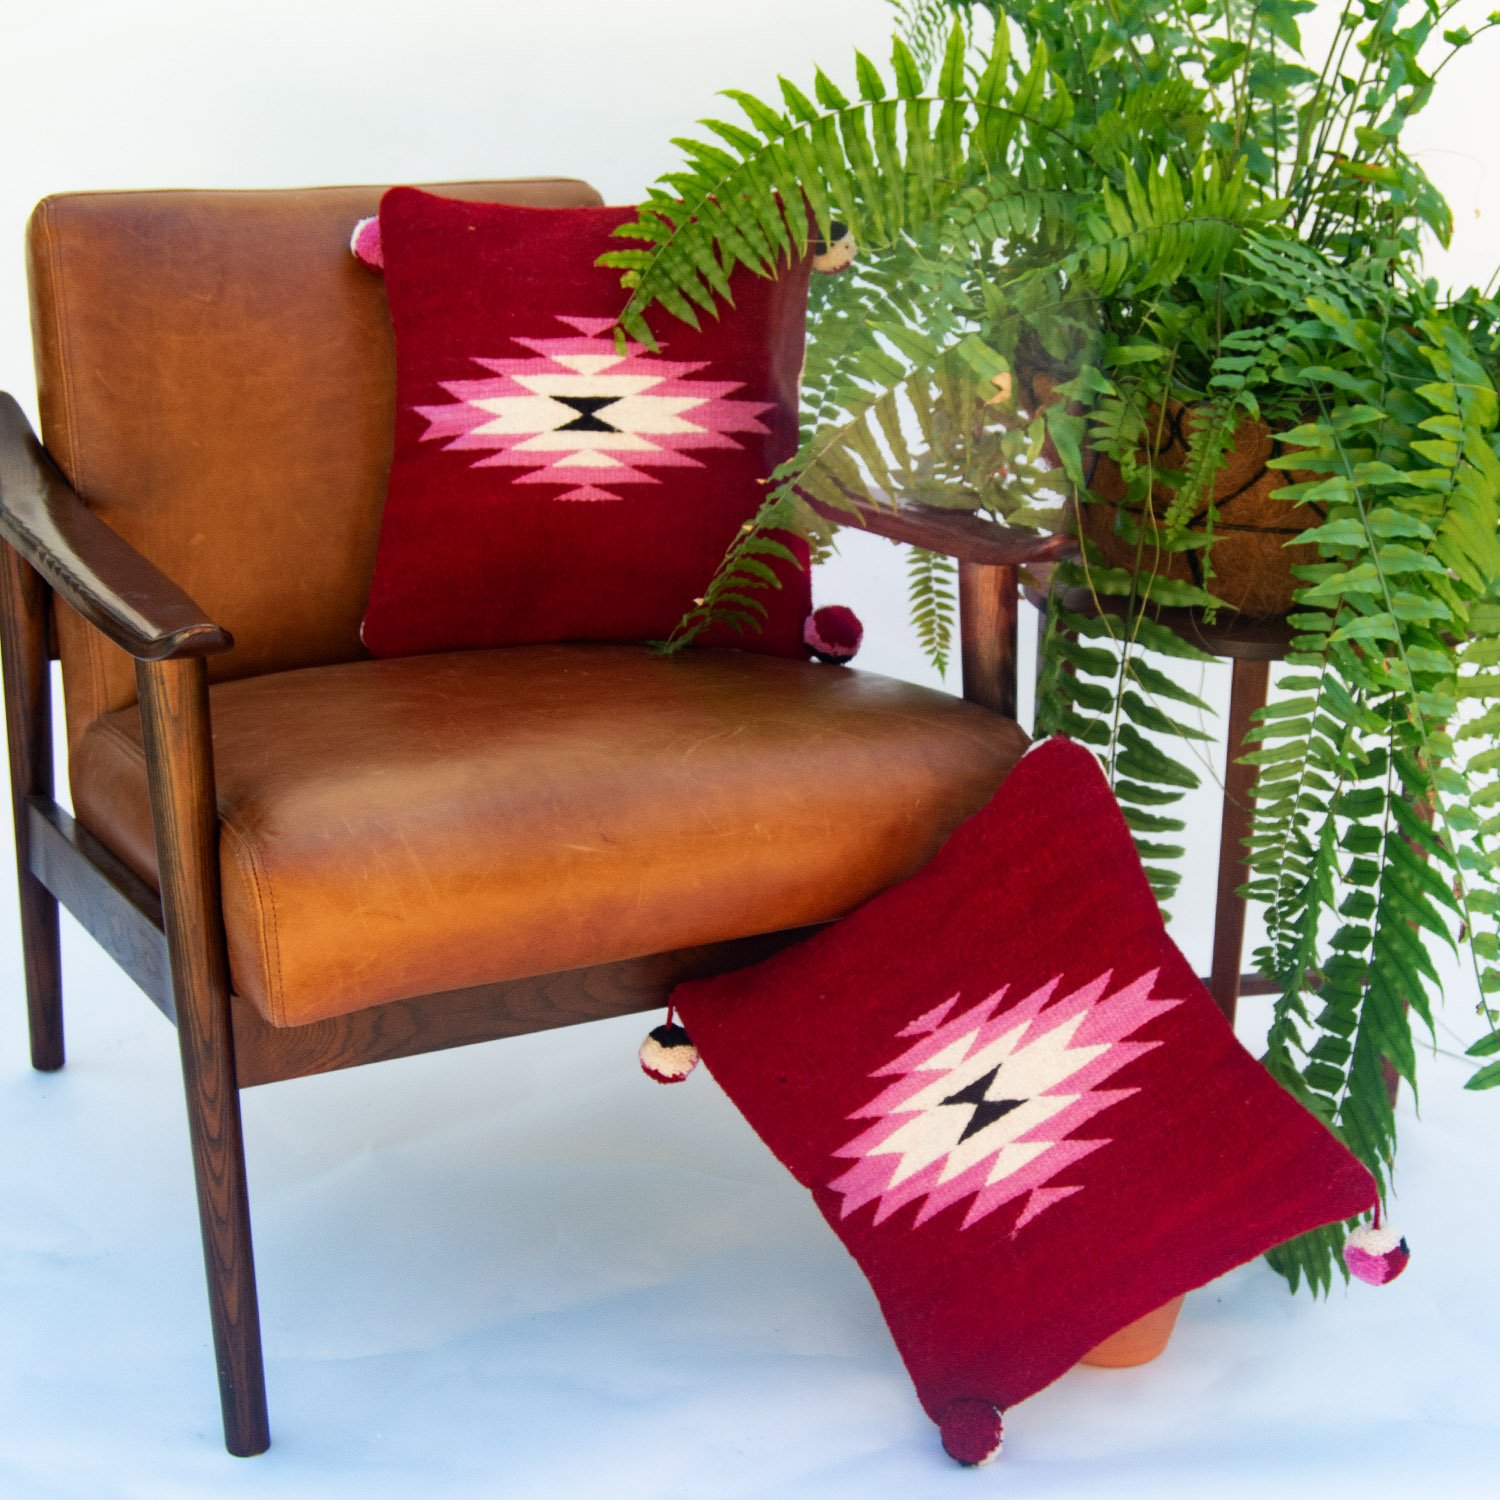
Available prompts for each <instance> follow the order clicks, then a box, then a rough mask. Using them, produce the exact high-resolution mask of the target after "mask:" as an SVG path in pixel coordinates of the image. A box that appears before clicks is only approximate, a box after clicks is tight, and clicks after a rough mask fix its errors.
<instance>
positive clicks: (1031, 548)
mask: <svg viewBox="0 0 1500 1500" xmlns="http://www.w3.org/2000/svg"><path fill="white" fill-rule="evenodd" d="M803 498H804V499H805V500H806V501H807V503H808V504H809V505H810V506H812V508H813V509H814V510H815V511H816V512H817V513H818V514H819V515H820V516H822V517H823V519H824V520H825V521H832V522H833V524H834V525H835V526H858V527H860V528H862V529H863V530H865V531H871V532H874V534H875V535H876V536H884V537H889V538H890V539H891V540H892V541H895V542H906V543H909V544H910V545H911V546H913V547H923V548H925V549H926V550H927V551H929V552H940V553H942V554H943V555H944V556H946V557H952V558H956V559H957V560H958V561H959V562H968V563H980V564H983V565H985V566H988V567H1009V568H1013V567H1016V566H1018V565H1020V564H1022V563H1038V562H1057V561H1060V560H1061V559H1062V558H1065V557H1076V556H1077V555H1078V543H1077V541H1076V540H1074V538H1073V537H1071V536H1066V535H1062V534H1055V533H1051V532H1042V531H1027V530H1024V529H1023V528H1021V527H1019V526H1002V525H1001V524H1000V523H999V522H997V521H987V520H985V519H984V518H983V517H981V516H977V515H974V514H972V513H970V512H968V511H961V510H938V509H936V508H934V507H932V506H928V505H900V504H892V503H890V502H889V501H885V500H877V499H871V498H867V497H865V496H856V495H851V496H849V502H848V505H847V506H842V505H829V504H827V503H826V502H824V501H821V500H814V499H813V498H812V497H811V496H810V495H804V496H803Z"/></svg>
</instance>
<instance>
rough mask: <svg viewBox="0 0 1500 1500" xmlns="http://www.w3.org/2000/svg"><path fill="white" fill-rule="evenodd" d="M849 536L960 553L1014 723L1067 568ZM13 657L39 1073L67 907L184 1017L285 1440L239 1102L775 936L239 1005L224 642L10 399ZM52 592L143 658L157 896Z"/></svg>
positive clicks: (175, 1017) (57, 1036) (734, 961)
mask: <svg viewBox="0 0 1500 1500" xmlns="http://www.w3.org/2000/svg"><path fill="white" fill-rule="evenodd" d="M851 507H852V508H851V510H849V511H848V512H845V511H843V510H839V511H836V512H831V513H829V515H830V518H831V519H833V520H836V521H838V522H839V523H840V524H842V525H851V524H853V525H860V526H863V527H864V528H866V529H867V530H869V531H872V532H875V533H876V534H878V535H881V536H885V537H889V538H892V539H894V540H896V541H900V542H907V543H911V544H913V545H916V546H920V547H925V548H928V549H930V550H932V551H937V552H942V553H944V554H946V555H948V556H951V557H953V558H955V559H957V561H958V570H959V609H960V636H961V657H962V667H963V695H964V697H965V698H968V699H970V700H971V701H972V702H975V703H979V704H982V705H983V706H984V707H986V708H989V709H992V710H994V711H995V712H997V713H1002V714H1006V715H1009V716H1011V717H1014V715H1015V710H1016V615H1017V581H1018V578H1017V572H1018V568H1019V567H1020V566H1021V565H1023V564H1026V563H1031V562H1038V563H1040V562H1046V561H1052V560H1056V559H1057V558H1059V557H1062V556H1065V555H1067V554H1068V553H1069V552H1070V550H1071V548H1072V543H1071V542H1070V540H1069V539H1067V538H1063V537H1040V536H1037V535H1036V534H1035V533H1032V532H1025V531H1020V530H1013V529H1009V528H1006V527H1003V526H998V525H995V524H993V523H991V522H988V521H985V520H982V519H979V518H977V517H973V516H965V515H958V514H949V513H945V512H941V511H932V510H924V509H921V508H919V507H904V508H902V507H897V506H894V505H887V504H884V503H876V502H874V501H870V500H851ZM0 538H3V540H4V542H6V543H7V544H8V545H6V546H3V547H0V554H3V556H0V650H3V655H4V680H5V723H6V730H7V733H8V736H9V745H10V786H11V808H12V812H13V813H14V816H15V831H16V869H17V882H18V886H19V892H20V907H21V943H22V950H23V954H24V960H25V977H26V1004H27V1014H28V1019H29V1024H30V1039H31V1060H32V1065H33V1067H36V1068H39V1069H42V1070H44V1071H48V1070H53V1069H57V1068H60V1067H62V1065H63V1060H64V1048H63V1020H62V970H61V963H60V956H59V942H58V903H59V902H60V903H61V904H62V905H63V906H66V907H67V909H68V910H69V911H70V912H71V913H72V914H73V915H74V916H75V917H76V918H77V919H78V921H79V922H80V923H81V924H82V925H83V927H84V928H85V929H87V931H88V932H90V933H91V934H92V935H93V936H94V938H95V939H97V940H98V942H99V943H100V944H101V945H102V946H103V947H104V949H105V950H106V951H107V952H108V953H109V954H110V956H111V957H112V958H114V959H115V961H116V962H117V963H118V964H119V965H120V967H121V968H123V969H124V970H125V972H126V973H127V974H129V976H130V977H131V978H132V979H133V980H135V982H136V984H137V985H139V986H140V988H141V989H142V990H144V991H145V993H146V995H147V996H148V997H149V998H150V999H151V1000H152V1001H153V1002H154V1003H155V1005H156V1006H157V1008H158V1009H159V1010H161V1012H162V1013H163V1014H164V1015H165V1016H166V1017H167V1018H168V1019H169V1020H171V1021H173V1022H174V1023H175V1024H176V1027H177V1035H178V1043H179V1050H180V1052H181V1060H182V1079H183V1089H184V1093H185V1096H186V1100H187V1111H188V1129H189V1134H190V1138H191V1145H192V1156H193V1167H194V1174H195V1178H196V1182H197V1192H198V1212H199V1221H200V1227H201V1230H202V1235H203V1254H204V1262H205V1268H206V1271H207V1279H208V1296H209V1309H210V1314H211V1317H212V1322H213V1333H214V1351H215V1356H216V1359H217V1364H218V1372H219V1392H220V1401H221V1405H222V1407H223V1417H224V1440H225V1446H226V1447H227V1448H228V1450H229V1451H230V1452H231V1453H233V1454H237V1455H241V1456H249V1455H252V1454H256V1453H261V1452H263V1451H264V1450H265V1449H266V1448H267V1447H268V1446H269V1445H270V1440H271V1439H270V1428H269V1423H268V1419H267V1413H266V1390H265V1373H264V1367H263V1362H262V1356H261V1342H260V1319H259V1313H258V1310H257V1303H256V1290H255V1268H254V1259H253V1253H252V1249H251V1236H250V1208H249V1194H248V1189H247V1183H246V1176H245V1154H244V1144H243V1138H242V1134H241V1125H240V1101H239V1094H240V1090H241V1089H244V1088H249V1087H252V1086H254V1085H256V1084H262V1083H271V1082H274V1081H276V1080H278V1079H284V1078H297V1077H302V1076H304V1075H307V1074H310V1073H322V1072H328V1071H331V1070H333V1069H336V1068H347V1067H353V1066H356V1065H358V1064H361V1063H368V1062H376V1061H380V1060H382V1059H385V1058H391V1057H404V1056H409V1055H413V1054H416V1053H420V1052H429V1051H434V1050H437V1049H439V1048H444V1047H455V1046H462V1045H465V1044H467V1043H470V1042H482V1041H489V1040H492V1039H493V1038H496V1037H503V1036H515V1035H520V1034H523V1033H525V1032H530V1031H539V1030H544V1029H547V1028H549V1027H555V1026H567V1025H571V1024H574V1023H576V1022H580V1021H587V1020H595V1019H600V1018H603V1017H606V1016H617V1015H625V1014H628V1013H631V1012H635V1011H645V1010H652V1009H655V1008H657V1007H658V1006H660V1005H662V1004H663V1003H664V1000H665V997H666V995H667V993H668V992H669V991H670V989H671V987H672V986H673V985H674V984H675V983H676V982H677V981H678V980H679V979H682V978H685V977H688V976H691V975H699V974H707V973H712V972H717V971H721V970H724V969H727V968H732V967H735V966H736V965H739V964H744V963H748V962H751V961H753V960H754V959H755V958H757V957H760V956H761V955H763V954H765V953H768V952H770V951H772V950H773V949H775V948H776V947H779V946H782V945H784V944H785V943H787V942H789V941H791V940H793V939H794V938H795V937H796V936H798V934H797V933H784V932H783V933H768V934H764V935H761V936H757V937H748V938H744V939H740V940H736V941H734V942H728V943H720V944H715V945H712V946H710V947H703V948H694V949H685V950H680V951H677V952H671V953H659V954H654V955H651V956H649V957H646V958H640V959H632V960H629V961H626V962H622V963H612V964H604V965H600V966H597V967H593V968H587V969H575V970H572V971H569V972H566V973H559V974H547V975H541V976H537V977H534V978H527V979H518V980H512V981H507V982H505V983H500V984H492V985H482V986H479V987H476V988H473V989H465V990H455V991H449V992H446V993H442V994H434V995H423V996H418V997H416V998H413V999H410V1000H401V1001H396V1002H393V1003H390V1004H386V1005H380V1006H375V1007H373V1008H371V1009H368V1010H363V1011H359V1012H356V1013H354V1014H352V1015H347V1016H340V1017H336V1018H334V1019H333V1020H325V1021H316V1022H312V1023H310V1024H308V1025H303V1026H292V1027H276V1026H272V1025H270V1024H269V1023H267V1022H266V1021H265V1020H263V1019H262V1018H261V1016H260V1014H259V1013H258V1012H257V1011H256V1010H255V1009H254V1008H253V1007H252V1006H250V1005H248V1004H246V1003H244V1002H243V1001H241V1000H239V999H238V998H237V997H236V996H234V995H233V994H232V993H231V990H230V983H229V968H228V961H227V957H226V948H225V938H224V918H223V909H222V905H221V902H220V893H219V856H218V842H219V819H218V811H217V805H216V800H215V793H214V763H213V741H212V734H211V726H210V720H209V693H208V672H207V666H206V658H207V657H209V656H211V655H214V654H216V653H218V652H223V651H228V650H230V649H231V647H232V646H233V640H232V638H231V637H230V635H229V633H228V632H227V631H225V630H223V629H221V628H220V627H219V626H217V625H215V624H214V623H213V622H212V621H211V620H209V619H208V617H207V616H206V614H205V613H204V611H203V610H202V609H200V608H199V606H198V605H197V604H195V603H194V602H193V600H191V599H190V598H189V597H188V596H187V595H186V594H185V593H184V592H183V591H182V590H181V589H180V588H179V587H178V586H177V585H176V584H174V583H173V582H172V581H171V580H170V579H169V578H167V577H166V575H165V574H163V573H162V572H161V571H160V570H159V569H157V568H156V567H155V566H154V565H153V564H152V563H151V562H149V561H148V560H147V559H146V558H144V557H142V556H141V555H140V554H139V553H138V552H136V551H135V550H134V549H133V548H132V547H130V546H129V544H128V543H126V542H125V541H124V540H123V539H122V538H121V537H120V536H119V535H118V534H117V533H116V532H114V531H112V530H111V529H110V528H109V527H108V526H107V525H106V524H105V523H104V522H103V521H101V520H100V519H99V518H98V517H97V516H95V515H94V514H93V513H92V512H91V511H90V510H89V509H88V508H87V506H86V505H85V504H84V502H83V500H82V499H81V498H80V497H79V496H78V494H77V493H76V492H75V491H74V490H73V488H72V487H71V486H70V485H69V483H68V481H67V480H66V478H65V477H64V476H63V474H62V473H61V471H60V470H59V469H58V467H57V465H56V464H55V463H54V462H53V461H52V459H51V458H50V456H49V455H48V454H47V452H46V450H45V449H44V448H43V447H42V445H41V443H40V442H39V441H38V440H37V438H36V436H35V434H34V433H33V432H32V430H31V427H30V425H29V424H28V422H27V420H26V418H25V416H24V414H23V413H22V411H21V409H20V407H19V406H18V405H17V404H16V402H15V401H14V400H13V399H12V398H11V397H9V396H5V395H3V394H0ZM54 596H55V597H56V599H58V600H61V601H62V602H63V603H64V604H66V605H68V606H70V607H71V608H72V609H74V610H76V611H77V612H78V614H79V615H81V616H82V617H83V619H85V620H86V621H87V622H88V623H89V624H90V625H91V626H93V627H94V628H95V629H97V630H98V631H100V632H101V633H102V634H103V635H104V636H105V637H106V638H107V639H109V640H110V641H112V642H114V644H115V645H117V646H119V647H121V648H122V649H123V650H125V651H126V652H128V653H129V654H130V655H131V656H132V657H133V658H134V659H135V662H136V677H137V684H138V689H139V696H140V707H141V718H142V723H143V726H144V735H145V745H146V759H147V770H148V779H149V783H150V790H151V808H152V821H153V825H154V828H155V833H156V845H157V851H158V863H159V868H160V872H161V889H160V892H157V891H155V890H153V889H152V888H151V887H150V886H149V885H148V884H146V882H144V881H142V880H141V879H140V878H139V877H138V876H136V875H135V874H134V873H133V872H132V871H131V870H130V869H128V868H127V867H126V866H125V865H124V863H123V862H122V861H121V860H120V859H119V858H117V857H116V856H115V854H114V853H112V852H111V851H110V850H109V849H108V848H107V847H106V846H105V845H104V844H102V843H101V842H100V841H99V840H98V839H97V838H95V837H94V836H93V835H92V834H90V833H89V831H88V830H87V829H86V828H83V827H82V826H81V825H79V824H78V823H76V822H75V821H74V820H73V818H72V817H71V816H70V815H69V814H68V813H67V812H66V811H64V810H63V809H62V808H61V807H59V806H58V804H57V802H56V800H55V798H54V795H53V790H54V789H53V747H52V719H51V706H50V692H51V662H52V660H53V658H54V657H55V655H56V650H55V646H54V643H53V639H52V636H53V632H52V618H53V608H54Z"/></svg>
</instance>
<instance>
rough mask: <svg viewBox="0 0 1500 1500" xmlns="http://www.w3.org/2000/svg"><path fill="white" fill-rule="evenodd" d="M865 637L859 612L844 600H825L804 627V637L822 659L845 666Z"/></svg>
mask: <svg viewBox="0 0 1500 1500" xmlns="http://www.w3.org/2000/svg"><path fill="white" fill-rule="evenodd" d="M864 638H865V627H864V626H863V625H861V624H860V623H859V616H858V615H857V614H855V613H854V611H853V610H852V609H850V608H848V607H847V606H846V605H843V604H825V605H824V606H823V608H822V609H815V610H814V611H813V612H812V613H811V614H810V615H809V616H808V617H807V623H806V624H805V625H804V626H803V627H802V639H803V641H804V642H805V643H806V645H807V648H808V650H809V651H811V652H812V654H813V655H814V656H816V657H817V658H818V660H819V661H826V662H832V663H833V664H834V665H835V666H842V665H843V664H844V663H845V662H846V661H850V660H852V659H853V657H854V653H855V652H856V651H858V650H859V643H860V642H861V641H862V640H864Z"/></svg>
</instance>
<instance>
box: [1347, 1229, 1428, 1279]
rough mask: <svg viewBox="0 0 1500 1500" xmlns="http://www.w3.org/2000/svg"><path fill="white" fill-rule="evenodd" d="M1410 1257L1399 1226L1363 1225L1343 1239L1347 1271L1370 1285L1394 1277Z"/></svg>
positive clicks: (1401, 1270)
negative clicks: (1393, 1227)
mask: <svg viewBox="0 0 1500 1500" xmlns="http://www.w3.org/2000/svg"><path fill="white" fill-rule="evenodd" d="M1410 1259H1411V1251H1410V1250H1408V1249H1407V1248H1406V1241H1405V1240H1404V1239H1403V1238H1402V1236H1401V1231H1400V1230H1399V1229H1391V1228H1390V1227H1388V1226H1387V1227H1386V1228H1383V1229H1382V1228H1380V1227H1379V1226H1378V1225H1365V1226H1363V1227H1362V1228H1360V1229H1356V1230H1355V1231H1354V1233H1353V1234H1351V1235H1350V1236H1349V1238H1348V1239H1347V1240H1346V1241H1345V1242H1344V1264H1345V1265H1346V1266H1348V1267H1349V1274H1350V1275H1351V1276H1354V1277H1357V1278H1358V1279H1359V1280H1360V1281H1367V1282H1368V1283H1369V1284H1370V1285H1371V1286H1384V1285H1385V1284H1386V1282H1388V1281H1394V1280H1395V1279H1396V1278H1397V1277H1398V1276H1399V1275H1400V1274H1401V1273H1402V1272H1403V1271H1404V1270H1405V1269H1406V1264H1407V1262H1408V1261H1409V1260H1410Z"/></svg>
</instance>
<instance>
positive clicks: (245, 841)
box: [93, 719, 286, 1026]
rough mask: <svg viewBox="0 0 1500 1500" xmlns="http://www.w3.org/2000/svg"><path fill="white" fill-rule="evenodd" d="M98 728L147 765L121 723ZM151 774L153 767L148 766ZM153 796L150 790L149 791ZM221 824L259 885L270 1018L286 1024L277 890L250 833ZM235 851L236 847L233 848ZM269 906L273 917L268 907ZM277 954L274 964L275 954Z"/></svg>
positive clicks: (257, 906) (258, 908)
mask: <svg viewBox="0 0 1500 1500" xmlns="http://www.w3.org/2000/svg"><path fill="white" fill-rule="evenodd" d="M93 727H94V729H95V730H96V731H97V732H98V733H100V734H104V735H108V736H109V738H110V739H112V740H114V741H115V743H116V744H117V745H119V746H120V748H121V749H122V750H124V751H125V752H126V753H127V754H128V755H130V756H131V757H132V758H133V759H135V760H138V761H139V762H140V763H141V765H142V766H145V765H146V751H145V749H144V747H143V746H141V745H138V744H136V742H135V741H134V740H133V739H131V737H130V736H129V735H128V734H126V733H125V731H124V730H123V729H121V728H120V726H119V725H118V724H115V723H111V722H110V721H109V720H107V719H98V720H95V722H94V725H93ZM148 775H149V770H148ZM148 796H149V791H148ZM151 827H152V834H151V836H152V842H153V843H154V842H155V839H156V824H155V820H154V819H153V821H152V825H151ZM219 827H220V828H221V829H222V830H223V832H224V833H227V834H229V835H231V842H232V843H234V844H236V845H238V846H239V848H240V849H241V850H243V851H244V856H245V857H244V858H243V859H240V858H239V856H238V855H233V857H234V858H235V859H236V861H237V863H239V864H241V865H248V866H249V868H250V883H251V884H252V885H253V886H254V887H255V909H256V917H257V920H256V924H255V925H256V927H257V928H258V929H259V932H258V937H259V940H260V957H261V963H262V965H263V966H264V968H265V971H266V1008H267V1010H268V1011H269V1012H270V1018H271V1021H272V1023H273V1024H274V1025H277V1026H285V1025H286V1005H285V1001H284V998H283V997H284V994H285V985H284V984H283V982H282V976H281V937H280V928H279V922H280V918H279V915H278V913H277V909H276V891H275V889H274V887H273V886H272V885H271V880H270V877H269V876H268V875H263V873H262V867H261V863H260V857H259V856H258V855H257V854H256V852H255V846H254V844H252V843H251V841H250V838H249V836H248V835H247V834H245V833H242V832H241V831H240V829H238V828H237V827H236V826H235V825H234V824H233V823H232V822H230V820H229V819H228V818H226V817H225V816H224V814H223V813H220V814H219ZM231 852H232V851H231ZM156 883H157V887H158V889H159V888H160V886H161V852H160V851H159V850H158V851H157V871H156ZM219 899H220V904H221V906H222V902H223V894H222V892H221V893H220V898H219ZM268 910H269V913H270V915H269V920H267V915H266V914H267V911H268ZM273 954H274V956H275V962H274V965H273V963H272V955H273Z"/></svg>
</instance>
